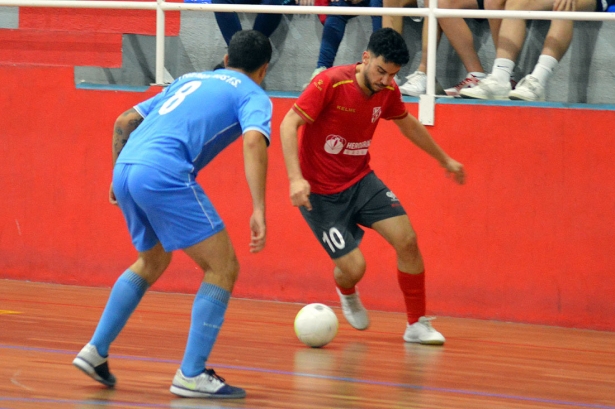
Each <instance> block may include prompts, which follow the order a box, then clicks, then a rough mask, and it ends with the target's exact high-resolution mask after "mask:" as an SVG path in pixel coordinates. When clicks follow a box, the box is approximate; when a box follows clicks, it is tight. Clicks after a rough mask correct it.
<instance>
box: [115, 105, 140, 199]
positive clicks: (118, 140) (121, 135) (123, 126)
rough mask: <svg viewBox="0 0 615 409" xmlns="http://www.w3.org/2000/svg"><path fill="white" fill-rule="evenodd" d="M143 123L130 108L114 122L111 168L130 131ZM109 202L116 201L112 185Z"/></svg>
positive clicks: (138, 115) (137, 114)
mask: <svg viewBox="0 0 615 409" xmlns="http://www.w3.org/2000/svg"><path fill="white" fill-rule="evenodd" d="M141 122H143V117H142V116H141V115H140V114H139V113H138V112H137V111H136V110H135V109H134V108H130V109H129V110H128V111H126V112H124V113H123V114H121V115H120V116H119V117H118V118H117V119H116V120H115V126H114V127H113V144H112V150H111V153H112V157H113V166H115V162H116V161H117V157H118V156H119V155H120V152H121V151H122V149H124V146H125V145H126V142H128V138H129V137H130V134H131V133H132V131H134V130H135V129H137V127H138V126H139V125H140V124H141ZM109 202H110V203H111V204H114V205H117V200H116V198H115V193H113V184H111V187H110V188H109Z"/></svg>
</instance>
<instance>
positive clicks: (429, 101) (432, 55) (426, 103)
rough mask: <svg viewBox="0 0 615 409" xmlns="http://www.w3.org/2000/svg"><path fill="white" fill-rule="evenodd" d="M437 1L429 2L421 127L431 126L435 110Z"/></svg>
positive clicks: (421, 99)
mask: <svg viewBox="0 0 615 409" xmlns="http://www.w3.org/2000/svg"><path fill="white" fill-rule="evenodd" d="M437 7H438V0H430V1H429V15H428V16H427V20H426V21H427V22H428V24H429V27H428V28H427V93H426V94H423V95H421V96H420V97H419V121H420V122H421V123H422V124H423V125H433V124H434V121H435V110H436V54H437V47H438V19H437V18H436V15H435V14H434V10H435V9H436V8H437Z"/></svg>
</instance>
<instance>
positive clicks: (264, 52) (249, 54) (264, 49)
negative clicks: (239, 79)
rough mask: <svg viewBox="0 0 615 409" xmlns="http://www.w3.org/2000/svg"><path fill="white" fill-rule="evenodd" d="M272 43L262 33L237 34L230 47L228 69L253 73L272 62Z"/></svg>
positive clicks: (250, 31)
mask: <svg viewBox="0 0 615 409" xmlns="http://www.w3.org/2000/svg"><path fill="white" fill-rule="evenodd" d="M271 52H272V50H271V42H269V39H268V38H267V37H266V36H265V35H264V34H263V33H261V32H259V31H256V30H242V31H238V32H236V33H235V34H234V35H233V37H232V38H231V41H230V43H229V45H228V52H227V53H228V64H227V66H228V67H232V68H239V69H240V70H243V71H245V72H247V73H253V72H255V71H256V70H258V69H259V68H260V67H262V66H263V65H264V64H266V63H268V62H269V61H270V60H271Z"/></svg>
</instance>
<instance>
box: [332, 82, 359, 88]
mask: <svg viewBox="0 0 615 409" xmlns="http://www.w3.org/2000/svg"><path fill="white" fill-rule="evenodd" d="M353 82H354V80H344V81H340V82H336V83H335V84H333V88H335V87H337V86H338V85H344V84H350V83H353Z"/></svg>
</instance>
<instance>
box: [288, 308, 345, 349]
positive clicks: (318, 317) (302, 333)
mask: <svg viewBox="0 0 615 409" xmlns="http://www.w3.org/2000/svg"><path fill="white" fill-rule="evenodd" d="M338 326H339V323H338V321H337V316H336V315H335V313H334V312H333V310H332V309H331V308H329V307H327V306H326V305H324V304H319V303H314V304H308V305H306V306H305V307H303V308H301V310H300V311H299V312H298V313H297V316H296V317H295V334H297V338H299V341H301V342H303V343H304V344H305V345H307V346H309V347H312V348H320V347H323V346H325V345H327V344H328V343H329V342H331V341H333V338H335V335H337V328H338Z"/></svg>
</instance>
